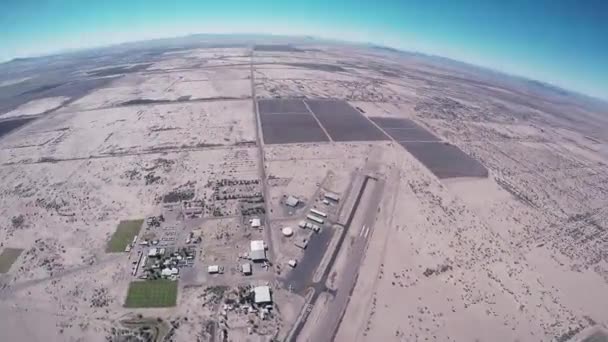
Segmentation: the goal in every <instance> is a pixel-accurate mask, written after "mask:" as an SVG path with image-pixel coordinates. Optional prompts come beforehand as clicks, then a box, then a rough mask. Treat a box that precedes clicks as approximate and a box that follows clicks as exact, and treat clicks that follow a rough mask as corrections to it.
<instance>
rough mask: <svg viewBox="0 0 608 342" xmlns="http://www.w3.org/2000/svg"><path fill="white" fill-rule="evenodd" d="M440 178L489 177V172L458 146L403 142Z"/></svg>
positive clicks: (439, 143)
mask: <svg viewBox="0 0 608 342" xmlns="http://www.w3.org/2000/svg"><path fill="white" fill-rule="evenodd" d="M400 144H401V146H403V147H405V149H406V150H408V152H410V153H411V154H412V155H413V156H414V157H416V159H418V160H419V161H420V162H421V163H422V164H424V166H426V167H427V168H428V169H429V170H431V172H433V173H434V174H435V176H437V177H438V178H454V177H482V178H483V177H488V170H487V169H486V168H485V167H484V166H483V165H482V164H481V163H480V162H479V161H477V160H476V159H475V158H473V157H471V156H469V155H468V154H466V153H464V152H463V151H462V150H461V149H460V148H458V147H457V146H454V145H451V144H448V143H444V142H426V143H425V142H407V141H405V142H401V143H400Z"/></svg>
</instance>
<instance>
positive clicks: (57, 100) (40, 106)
mask: <svg viewBox="0 0 608 342" xmlns="http://www.w3.org/2000/svg"><path fill="white" fill-rule="evenodd" d="M67 100H69V98H68V97H65V96H58V97H50V98H45V99H40V100H34V101H30V102H28V103H26V104H23V105H21V106H19V107H18V108H16V109H14V110H12V111H10V112H8V113H6V114H2V115H0V118H2V119H6V118H15V117H20V116H27V115H38V114H42V113H45V112H48V111H52V110H53V109H56V108H59V107H61V105H62V104H64V103H65V102H66V101H67Z"/></svg>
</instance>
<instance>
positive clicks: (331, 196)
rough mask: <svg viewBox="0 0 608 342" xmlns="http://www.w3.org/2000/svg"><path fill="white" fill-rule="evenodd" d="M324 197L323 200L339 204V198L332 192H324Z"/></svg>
mask: <svg viewBox="0 0 608 342" xmlns="http://www.w3.org/2000/svg"><path fill="white" fill-rule="evenodd" d="M324 197H325V199H327V200H331V201H334V202H339V201H340V196H338V194H336V193H333V192H326V193H325V196H324Z"/></svg>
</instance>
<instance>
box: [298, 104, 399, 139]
mask: <svg viewBox="0 0 608 342" xmlns="http://www.w3.org/2000/svg"><path fill="white" fill-rule="evenodd" d="M305 102H306V104H307V105H308V107H309V108H310V110H311V111H312V112H313V113H314V115H315V116H316V117H317V119H318V120H319V121H320V122H321V125H323V127H325V129H326V130H327V133H329V135H330V136H331V138H332V139H333V140H335V141H376V140H389V139H388V137H387V136H386V135H385V134H384V133H382V132H381V131H380V130H379V129H378V128H377V127H376V126H374V125H373V124H372V123H371V122H369V120H367V118H365V117H364V116H363V115H361V113H360V112H359V111H358V110H356V109H355V108H353V107H352V106H351V105H350V104H348V103H347V102H345V101H341V100H305Z"/></svg>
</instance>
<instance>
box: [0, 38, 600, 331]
mask: <svg viewBox="0 0 608 342" xmlns="http://www.w3.org/2000/svg"><path fill="white" fill-rule="evenodd" d="M0 70H4V71H6V72H3V73H2V75H5V76H2V77H3V78H1V79H0V94H2V97H0V99H1V100H0V101H1V102H3V106H2V107H1V108H0V179H1V182H0V203H1V205H0V212H1V215H0V242H1V245H0V253H4V254H3V255H2V256H0V266H1V267H0V270H2V273H0V313H1V316H2V317H3V319H2V323H0V340H3V341H4V340H6V341H39V340H40V341H42V340H44V341H163V340H164V341H275V340H281V341H283V340H285V341H311V342H317V341H332V340H335V341H551V340H555V341H561V342H565V341H583V340H584V339H585V338H586V337H587V336H590V335H593V334H596V335H594V336H599V335H601V334H602V331H603V329H604V328H605V327H607V326H608V296H606V294H608V253H607V251H608V147H607V146H608V105H604V104H601V103H599V102H597V101H595V100H593V99H588V98H586V97H583V96H580V95H576V94H571V93H569V92H565V91H562V90H560V89H556V88H553V87H552V86H549V85H545V84H542V83H539V82H534V81H529V80H524V79H519V78H515V77H511V76H506V75H500V74H496V73H493V72H490V71H487V70H481V69H477V68H475V67H472V66H469V65H464V64H460V63H458V62H454V61H449V60H444V59H441V58H437V57H430V56H424V55H420V54H412V53H406V52H401V51H396V50H392V49H387V48H381V47H375V46H360V45H348V44H328V43H324V42H320V41H315V40H306V39H304V40H297V41H295V42H293V43H290V42H289V41H279V42H277V41H276V40H275V41H271V42H265V43H259V42H249V41H246V42H239V43H230V44H219V43H217V42H207V41H203V40H200V41H199V40H196V39H194V38H193V39H192V40H189V41H188V43H187V44H186V43H181V44H177V43H175V44H170V47H164V46H162V47H158V46H156V45H154V46H153V47H150V46H147V45H143V46H139V45H135V46H133V47H128V46H127V47H122V48H120V49H118V48H108V49H107V50H100V51H95V52H91V53H90V55H89V54H84V55H81V54H74V55H65V56H55V57H49V60H44V61H39V60H36V59H33V60H20V61H13V62H10V63H6V64H4V65H0ZM332 194H337V196H338V197H339V200H336V201H330V200H328V199H330V198H331V196H332ZM289 197H294V198H297V199H298V200H299V201H298V203H299V204H297V205H294V206H291V205H287V198H289ZM199 206H200V208H201V209H200V212H199V211H198V209H196V208H199ZM313 208H314V210H317V211H319V210H320V211H323V212H324V213H323V214H325V216H324V217H323V218H319V220H320V221H323V222H321V223H320V225H321V228H320V229H319V230H316V229H312V228H311V229H306V228H304V227H302V226H301V228H299V227H298V226H299V224H300V223H303V221H304V220H306V219H307V217H308V216H309V215H310V214H308V213H309V212H310V210H311V209H313ZM307 215H308V216H307ZM161 216H162V222H163V223H155V222H157V221H155V220H156V217H159V218H160V217H161ZM150 218H153V219H150ZM258 219H259V220H260V221H261V225H260V227H258V226H257V225H256V224H255V223H254V222H256V220H258ZM127 220H144V221H143V223H142V222H141V221H139V225H140V226H141V231H139V230H137V233H136V234H135V236H136V237H138V239H139V240H138V241H146V243H147V241H148V240H149V241H150V243H152V241H160V244H159V246H161V245H163V243H164V242H166V246H167V249H171V248H174V249H175V251H176V252H175V253H176V254H175V255H176V258H180V260H181V256H177V254H178V253H181V252H179V251H180V250H181V249H182V248H187V249H188V251H187V252H185V253H187V255H188V257H190V256H191V255H192V258H193V261H192V262H191V263H187V264H186V262H184V263H183V266H184V267H181V266H180V269H179V276H178V277H177V276H176V277H173V278H172V280H168V282H173V284H177V287H176V288H177V290H175V291H176V294H175V295H176V298H175V302H174V303H172V304H171V305H158V306H155V305H152V306H153V307H137V306H135V307H134V306H133V305H131V304H130V303H131V302H130V299H129V298H128V293H130V291H131V287H132V286H133V283H144V282H148V283H149V282H160V281H165V279H163V280H149V279H150V278H147V279H148V280H142V279H143V278H141V277H136V276H135V275H139V274H140V273H139V270H138V268H139V267H140V262H141V260H142V256H144V255H146V256H147V255H151V256H152V255H153V253H152V252H150V250H151V249H154V250H156V248H149V247H151V246H148V245H147V244H146V245H143V244H142V245H140V243H139V242H138V243H135V240H133V243H132V247H133V249H131V245H129V248H128V251H125V252H122V251H120V252H116V251H109V249H108V248H109V247H108V246H109V244H111V243H112V241H113V239H114V235H115V230H117V226H118V225H119V223H120V222H121V221H125V222H126V221H127ZM309 220H310V218H309ZM314 222H316V220H315V219H312V221H311V222H309V223H313V224H314ZM155 224H158V225H156V226H155ZM159 227H160V228H159ZM285 227H290V229H291V228H293V233H292V234H288V233H287V231H286V230H284V228H285ZM306 227H309V226H308V225H307V226H306ZM310 227H312V225H310ZM138 229H139V227H138ZM113 234H114V235H113ZM196 236H200V237H201V239H200V240H199V241H200V243H197V244H194V243H191V241H192V240H194V239H195V237H196ZM186 239H187V240H186ZM254 240H263V241H264V245H265V249H266V252H265V253H266V255H267V260H265V261H264V262H263V263H256V262H254V261H255V260H254V259H255V258H254V257H253V256H252V255H253V254H252V252H250V254H249V255H245V254H247V253H245V254H244V252H247V250H248V248H249V245H250V241H254ZM184 241H187V242H184ZM301 241H306V243H308V246H304V247H302V246H301ZM252 249H253V247H252ZM185 255H186V254H184V258H185ZM244 260H245V261H244ZM291 261H297V266H295V265H291ZM243 262H246V263H249V262H251V263H252V264H253V274H251V275H244V274H242V273H244V271H242V264H243ZM143 264H145V261H144V262H143ZM177 264H179V265H182V263H177V261H176V265H177ZM214 266H218V268H219V269H221V270H222V271H221V272H217V273H219V274H216V272H215V271H213V272H212V271H211V268H209V267H214ZM141 267H142V268H144V267H146V265H142V266H141ZM161 267H162V266H161ZM152 268H154V265H151V266H150V269H152ZM168 268H170V267H168ZM147 271H148V270H146V272H147ZM159 272H160V271H159ZM176 272H177V271H176ZM153 273H154V271H152V270H150V273H148V274H153ZM266 286H268V287H269V288H270V289H271V291H272V303H271V304H269V305H266V304H268V303H267V302H265V304H264V306H261V305H260V306H257V304H258V299H255V300H254V299H251V298H250V297H251V296H253V293H256V295H257V292H255V291H253V290H251V291H252V292H251V293H252V295H251V296H250V295H249V292H248V291H250V289H253V288H254V287H255V288H256V289H257V288H260V287H266ZM253 301H255V303H253ZM250 302H251V303H250Z"/></svg>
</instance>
